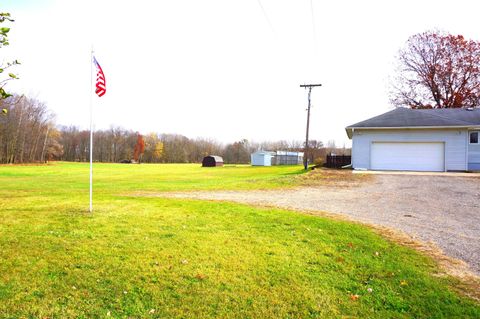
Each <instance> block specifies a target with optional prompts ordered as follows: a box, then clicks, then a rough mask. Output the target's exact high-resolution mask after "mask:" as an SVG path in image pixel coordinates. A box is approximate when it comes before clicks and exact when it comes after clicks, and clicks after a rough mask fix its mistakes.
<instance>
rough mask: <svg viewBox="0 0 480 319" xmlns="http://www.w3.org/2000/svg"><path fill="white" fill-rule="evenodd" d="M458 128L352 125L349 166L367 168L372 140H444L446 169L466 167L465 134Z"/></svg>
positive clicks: (459, 169)
mask: <svg viewBox="0 0 480 319" xmlns="http://www.w3.org/2000/svg"><path fill="white" fill-rule="evenodd" d="M467 133H468V132H467V131H466V130H459V129H452V130H447V129H443V130H441V129H438V130H433V129H426V130H409V129H405V130H368V129H365V130H362V129H355V131H354V132H353V137H352V166H353V168H355V169H370V146H371V144H372V142H444V143H445V165H446V169H447V171H465V170H467V167H466V164H467V158H466V154H467V149H466V148H467V135H468V134H467Z"/></svg>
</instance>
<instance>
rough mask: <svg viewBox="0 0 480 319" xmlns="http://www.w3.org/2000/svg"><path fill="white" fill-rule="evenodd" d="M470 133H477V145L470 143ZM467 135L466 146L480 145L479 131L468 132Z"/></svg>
mask: <svg viewBox="0 0 480 319" xmlns="http://www.w3.org/2000/svg"><path fill="white" fill-rule="evenodd" d="M472 133H477V143H472V142H470V134H472ZM467 135H468V144H469V145H479V144H480V131H478V130H472V131H470V130H469V131H468V134H467Z"/></svg>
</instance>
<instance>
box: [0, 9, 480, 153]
mask: <svg viewBox="0 0 480 319" xmlns="http://www.w3.org/2000/svg"><path fill="white" fill-rule="evenodd" d="M2 11H8V12H10V13H11V14H12V16H13V17H14V18H15V19H16V21H15V23H13V24H11V27H12V30H11V32H10V43H11V45H10V47H9V48H8V49H2V58H3V59H4V60H8V58H14V59H18V60H20V61H21V62H22V65H21V66H19V67H18V68H17V69H16V71H17V73H18V74H19V76H20V78H21V79H20V80H18V81H14V82H10V83H9V84H8V89H10V90H13V91H15V92H18V93H25V94H27V95H29V96H34V97H37V98H38V99H39V100H41V101H44V102H45V103H46V104H47V106H48V107H49V109H51V110H52V111H53V112H54V113H55V114H56V115H57V123H58V124H63V125H77V126H80V127H82V128H88V125H89V101H90V94H91V91H90V65H91V64H90V51H91V48H92V45H93V47H94V50H95V55H96V57H97V60H98V61H99V63H100V64H101V66H102V68H103V70H104V72H105V75H106V79H107V93H106V95H105V96H103V97H102V98H98V97H96V96H95V97H94V99H93V101H94V121H95V127H96V128H97V129H105V128H108V127H110V126H111V125H115V126H121V127H124V128H127V129H132V130H135V131H140V132H142V133H148V132H151V131H155V132H159V133H178V134H183V135H186V136H188V137H192V138H193V137H208V138H213V139H217V140H219V141H221V142H233V141H235V140H239V139H243V138H247V139H249V140H253V141H262V140H288V141H290V140H304V138H305V122H306V111H305V109H306V106H307V92H306V91H305V90H304V89H301V88H300V87H299V85H300V84H304V83H321V84H322V85H323V86H322V87H320V88H315V89H314V90H313V93H312V104H313V108H312V115H311V131H310V136H311V138H312V139H318V140H322V141H324V142H326V141H328V140H331V139H334V140H336V141H337V144H338V145H340V146H341V145H342V144H343V143H346V144H347V145H349V142H348V138H347V136H346V134H345V130H344V128H345V126H347V125H349V124H353V123H355V122H358V121H361V120H364V119H366V118H369V117H371V116H374V115H377V114H380V113H383V112H386V111H388V110H390V109H392V106H391V105H390V103H389V99H388V83H389V77H391V76H393V75H394V73H393V71H394V67H393V65H394V62H395V55H396V54H397V52H398V50H399V49H400V48H401V47H402V46H404V44H405V41H406V40H407V39H408V37H409V36H410V35H413V34H415V33H419V32H423V31H426V30H432V29H440V30H444V31H447V32H450V33H455V34H463V35H464V36H466V37H467V38H472V39H475V40H480V27H479V26H480V24H479V20H478V15H479V13H480V5H479V4H478V1H459V0H456V1H440V0H434V1H426V0H425V1H418V0H403V1H395V2H394V1H355V0H352V1H319V0H312V1H311V0H289V1H287V0H260V1H258V0H241V1H240V0H237V1H230V0H217V1H213V0H203V1H198V0H170V1H166V0H165V1H161V0H158V1H153V0H151V1H146V0H136V1H131V0H130V1H122V0H112V1H107V0H82V1H73V0H70V1H55V0H4V1H2Z"/></svg>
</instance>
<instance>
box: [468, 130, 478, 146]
mask: <svg viewBox="0 0 480 319" xmlns="http://www.w3.org/2000/svg"><path fill="white" fill-rule="evenodd" d="M470 144H478V132H470Z"/></svg>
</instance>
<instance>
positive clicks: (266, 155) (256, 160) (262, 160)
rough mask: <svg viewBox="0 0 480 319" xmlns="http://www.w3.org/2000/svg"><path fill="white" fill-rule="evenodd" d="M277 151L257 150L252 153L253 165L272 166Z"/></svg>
mask: <svg viewBox="0 0 480 319" xmlns="http://www.w3.org/2000/svg"><path fill="white" fill-rule="evenodd" d="M274 156H275V152H269V151H261V150H260V151H256V152H254V153H252V154H251V155H250V159H251V163H252V166H272V157H274Z"/></svg>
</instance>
